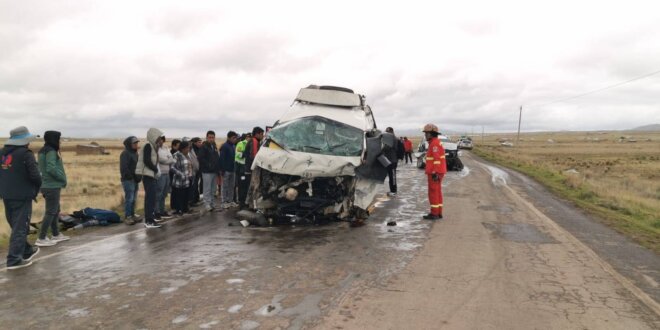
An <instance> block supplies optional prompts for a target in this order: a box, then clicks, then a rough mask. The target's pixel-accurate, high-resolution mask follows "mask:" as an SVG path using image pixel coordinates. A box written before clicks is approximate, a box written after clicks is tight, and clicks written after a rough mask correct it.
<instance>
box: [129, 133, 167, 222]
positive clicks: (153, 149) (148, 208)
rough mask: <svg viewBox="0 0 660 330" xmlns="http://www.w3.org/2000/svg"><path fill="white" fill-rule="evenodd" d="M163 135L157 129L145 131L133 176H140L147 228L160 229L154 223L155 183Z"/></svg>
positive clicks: (158, 175)
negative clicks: (143, 141) (142, 185)
mask: <svg viewBox="0 0 660 330" xmlns="http://www.w3.org/2000/svg"><path fill="white" fill-rule="evenodd" d="M162 137H164V134H163V132H162V131H161V130H159V129H157V128H150V129H149V131H147V142H146V143H144V144H143V145H142V147H141V148H140V149H139V151H138V163H137V166H136V167H135V174H137V175H140V176H142V183H143V184H144V226H145V227H147V228H160V227H161V225H160V224H159V223H156V213H155V212H156V210H155V206H156V188H157V185H156V181H157V180H158V178H159V177H160V176H161V175H167V173H165V174H161V173H160V170H159V168H158V149H159V148H160V147H161V146H162V145H163V139H162Z"/></svg>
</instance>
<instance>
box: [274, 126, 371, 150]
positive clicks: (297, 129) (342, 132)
mask: <svg viewBox="0 0 660 330" xmlns="http://www.w3.org/2000/svg"><path fill="white" fill-rule="evenodd" d="M268 136H269V137H270V138H271V139H273V141H275V142H276V143H277V144H279V145H281V146H283V147H286V148H288V149H290V150H294V151H301V152H308V153H313V154H321V155H331V156H361V155H362V145H363V139H364V133H363V132H362V130H360V129H358V128H355V127H352V126H348V125H345V124H342V123H340V122H337V121H334V120H330V119H327V118H323V117H305V118H299V119H294V120H291V121H288V122H286V123H283V124H280V125H277V126H276V127H274V128H273V129H272V130H271V131H270V132H269V133H268Z"/></svg>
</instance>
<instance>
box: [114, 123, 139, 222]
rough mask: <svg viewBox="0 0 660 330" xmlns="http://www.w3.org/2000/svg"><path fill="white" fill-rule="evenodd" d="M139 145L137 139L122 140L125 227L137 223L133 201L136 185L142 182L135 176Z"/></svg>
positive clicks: (132, 137)
mask: <svg viewBox="0 0 660 330" xmlns="http://www.w3.org/2000/svg"><path fill="white" fill-rule="evenodd" d="M139 143H140V140H138V138H137V137H135V136H129V137H127V138H126V139H125V140H124V151H122V152H121V155H120V156H119V172H120V174H121V185H122V187H123V188H124V223H126V224H127V225H134V224H135V223H136V222H137V216H136V215H135V201H136V200H137V192H138V184H139V183H140V181H142V178H141V177H140V176H139V175H137V174H135V167H136V166H137V162H138V148H139Z"/></svg>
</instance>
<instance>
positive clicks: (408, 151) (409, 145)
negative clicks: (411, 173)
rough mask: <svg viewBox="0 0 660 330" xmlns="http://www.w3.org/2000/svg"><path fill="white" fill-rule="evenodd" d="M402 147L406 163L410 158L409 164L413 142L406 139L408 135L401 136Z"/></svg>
mask: <svg viewBox="0 0 660 330" xmlns="http://www.w3.org/2000/svg"><path fill="white" fill-rule="evenodd" d="M403 149H404V150H405V155H404V158H405V159H406V164H408V160H410V164H412V162H413V160H412V151H413V144H412V141H410V140H408V137H405V136H404V137H403Z"/></svg>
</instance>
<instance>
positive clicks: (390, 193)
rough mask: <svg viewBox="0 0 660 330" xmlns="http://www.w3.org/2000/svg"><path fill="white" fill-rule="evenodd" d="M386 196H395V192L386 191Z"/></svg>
mask: <svg viewBox="0 0 660 330" xmlns="http://www.w3.org/2000/svg"><path fill="white" fill-rule="evenodd" d="M387 196H390V197H396V193H395V192H388V193H387Z"/></svg>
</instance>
